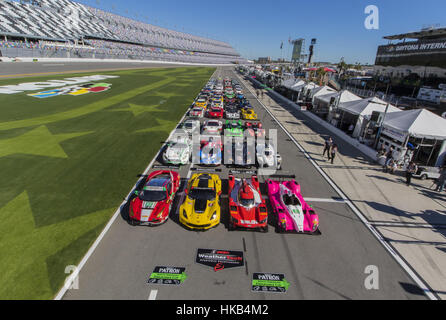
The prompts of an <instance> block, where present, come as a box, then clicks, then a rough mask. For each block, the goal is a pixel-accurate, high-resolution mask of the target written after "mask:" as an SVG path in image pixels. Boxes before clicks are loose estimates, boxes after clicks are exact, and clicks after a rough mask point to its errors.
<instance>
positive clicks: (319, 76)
mask: <svg viewBox="0 0 446 320" xmlns="http://www.w3.org/2000/svg"><path fill="white" fill-rule="evenodd" d="M326 74H327V71H325V68H323V67H322V68H319V69H317V71H316V76H317V79H318V80H319V85H320V86H322V82H324V81H325V76H326Z"/></svg>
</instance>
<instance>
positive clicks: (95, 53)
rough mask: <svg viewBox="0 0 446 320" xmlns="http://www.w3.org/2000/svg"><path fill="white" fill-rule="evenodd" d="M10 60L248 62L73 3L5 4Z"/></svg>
mask: <svg viewBox="0 0 446 320" xmlns="http://www.w3.org/2000/svg"><path fill="white" fill-rule="evenodd" d="M0 36H1V38H2V39H1V41H0V50H1V54H2V55H3V56H7V57H34V58H39V57H53V58H56V57H58V58H74V57H76V58H97V59H133V60H160V61H180V62H191V63H243V62H245V60H244V59H242V58H241V57H240V55H239V54H238V53H237V52H236V51H235V50H234V48H232V47H231V45H229V44H227V43H225V42H222V41H217V40H213V39H208V38H203V37H198V36H194V35H191V34H188V33H183V32H178V31H174V30H169V29H166V28H161V27H158V26H154V25H151V24H147V23H143V22H139V21H136V20H132V19H129V18H125V17H122V16H119V15H116V14H113V13H109V12H106V11H103V10H99V9H96V8H92V7H89V6H86V5H83V4H80V3H76V2H72V1H69V0H31V1H21V2H13V1H5V0H0Z"/></svg>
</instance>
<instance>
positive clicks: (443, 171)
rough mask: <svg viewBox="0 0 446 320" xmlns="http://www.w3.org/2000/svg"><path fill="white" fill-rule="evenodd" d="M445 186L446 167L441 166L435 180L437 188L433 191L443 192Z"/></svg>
mask: <svg viewBox="0 0 446 320" xmlns="http://www.w3.org/2000/svg"><path fill="white" fill-rule="evenodd" d="M445 187H446V167H443V168H442V169H441V174H440V177H439V178H438V180H437V188H436V189H435V191H438V192H443V190H444V188H445Z"/></svg>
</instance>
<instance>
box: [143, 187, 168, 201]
mask: <svg viewBox="0 0 446 320" xmlns="http://www.w3.org/2000/svg"><path fill="white" fill-rule="evenodd" d="M139 198H140V199H141V200H142V201H151V202H158V201H163V200H165V199H166V198H167V194H166V191H151V190H144V191H143V192H142V193H141V194H140V195H139Z"/></svg>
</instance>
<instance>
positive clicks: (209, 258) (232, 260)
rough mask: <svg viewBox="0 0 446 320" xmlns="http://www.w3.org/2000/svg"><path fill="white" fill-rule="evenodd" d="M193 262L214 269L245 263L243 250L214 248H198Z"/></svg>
mask: <svg viewBox="0 0 446 320" xmlns="http://www.w3.org/2000/svg"><path fill="white" fill-rule="evenodd" d="M195 262H196V263H199V264H203V265H205V266H209V267H212V268H214V271H221V270H223V269H228V268H236V267H243V266H244V265H245V263H244V259H243V252H241V251H229V250H215V249H198V251H197V257H196V260H195Z"/></svg>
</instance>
